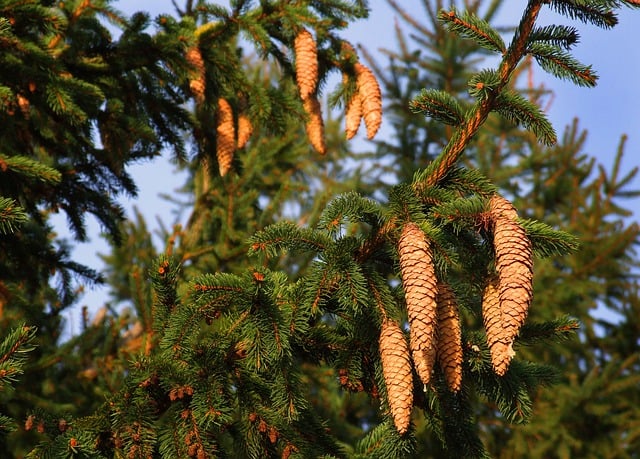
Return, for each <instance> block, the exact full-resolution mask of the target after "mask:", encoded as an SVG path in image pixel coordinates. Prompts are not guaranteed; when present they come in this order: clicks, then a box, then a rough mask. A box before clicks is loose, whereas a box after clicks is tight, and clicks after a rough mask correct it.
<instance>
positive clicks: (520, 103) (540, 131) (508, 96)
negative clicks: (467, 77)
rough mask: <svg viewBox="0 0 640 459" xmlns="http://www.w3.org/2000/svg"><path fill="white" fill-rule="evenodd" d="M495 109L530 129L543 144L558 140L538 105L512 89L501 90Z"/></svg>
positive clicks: (553, 142) (550, 143)
mask: <svg viewBox="0 0 640 459" xmlns="http://www.w3.org/2000/svg"><path fill="white" fill-rule="evenodd" d="M495 110H496V111H497V112H498V113H500V114H501V115H502V116H504V117H505V118H507V119H510V120H512V121H515V122H517V123H520V124H521V125H522V126H524V127H525V128H526V129H529V130H530V131H532V132H533V133H534V134H535V135H536V137H537V138H538V140H540V141H541V142H542V143H544V144H545V145H549V146H550V145H553V144H555V143H556V142H557V140H558V139H557V136H556V132H555V130H554V129H553V126H552V124H551V123H550V122H549V120H547V117H546V116H545V114H544V113H543V112H542V110H540V107H539V106H538V105H536V104H535V103H533V102H531V101H529V100H527V99H525V98H524V97H522V96H521V95H520V94H518V93H516V92H514V91H510V90H503V91H502V92H501V93H500V94H499V95H498V97H497V98H496V105H495Z"/></svg>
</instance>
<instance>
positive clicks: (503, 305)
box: [482, 194, 533, 376]
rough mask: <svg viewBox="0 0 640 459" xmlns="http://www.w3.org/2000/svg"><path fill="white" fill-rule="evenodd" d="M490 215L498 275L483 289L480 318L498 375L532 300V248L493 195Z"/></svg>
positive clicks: (505, 204)
mask: <svg viewBox="0 0 640 459" xmlns="http://www.w3.org/2000/svg"><path fill="white" fill-rule="evenodd" d="M489 216H490V220H491V224H492V226H493V246H494V251H495V260H496V271H497V276H495V277H493V278H492V279H490V281H489V283H488V284H487V286H486V287H485V291H484V295H483V299H482V317H483V323H484V326H485V329H486V332H487V343H488V345H489V350H490V351H491V363H492V365H493V369H494V371H495V373H496V374H497V375H500V376H501V375H504V374H505V373H506V372H507V370H508V369H509V364H510V362H511V359H512V358H513V356H514V354H515V353H514V351H513V343H514V341H515V339H516V337H517V336H518V333H519V331H520V327H522V325H523V324H524V321H525V320H526V318H527V313H528V310H529V306H530V305H531V301H532V299H533V249H532V246H531V241H530V240H529V238H528V237H527V234H526V232H525V230H524V228H523V227H522V225H520V223H518V220H517V219H518V213H517V211H516V209H515V208H514V207H513V205H512V204H511V202H509V201H508V200H507V199H505V198H503V197H502V196H499V195H497V194H496V195H494V196H493V197H492V198H491V200H490V201H489Z"/></svg>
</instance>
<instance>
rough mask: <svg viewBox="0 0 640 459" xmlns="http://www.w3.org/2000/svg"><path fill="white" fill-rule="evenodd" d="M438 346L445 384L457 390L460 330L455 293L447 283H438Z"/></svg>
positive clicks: (459, 384) (460, 382)
mask: <svg viewBox="0 0 640 459" xmlns="http://www.w3.org/2000/svg"><path fill="white" fill-rule="evenodd" d="M436 300H437V302H438V347H437V359H438V363H440V367H441V368H442V371H443V372H444V377H445V379H446V381H447V386H448V387H449V390H451V391H452V392H458V391H459V390H460V387H461V386H462V331H461V328H460V314H459V312H458V303H457V302H456V298H455V295H454V294H453V291H452V290H451V287H449V285H447V284H445V283H444V282H440V283H438V296H437V297H436Z"/></svg>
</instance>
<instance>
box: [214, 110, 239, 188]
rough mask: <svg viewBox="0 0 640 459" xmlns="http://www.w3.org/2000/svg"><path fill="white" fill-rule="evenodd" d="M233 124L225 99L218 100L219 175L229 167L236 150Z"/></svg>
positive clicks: (217, 152)
mask: <svg viewBox="0 0 640 459" xmlns="http://www.w3.org/2000/svg"><path fill="white" fill-rule="evenodd" d="M235 131H236V130H235V126H234V125H233V110H232V109H231V105H229V102H227V101H226V99H222V98H221V99H219V100H218V125H217V128H216V133H217V137H216V156H217V158H218V168H219V171H220V175H221V176H223V177H224V176H225V175H226V173H227V172H229V169H231V161H232V160H233V154H234V152H235V150H236V132H235Z"/></svg>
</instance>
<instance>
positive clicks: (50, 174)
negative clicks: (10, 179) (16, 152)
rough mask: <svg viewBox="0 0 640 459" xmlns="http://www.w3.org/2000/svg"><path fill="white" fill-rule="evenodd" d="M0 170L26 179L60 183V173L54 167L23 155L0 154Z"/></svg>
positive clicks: (51, 183)
mask: <svg viewBox="0 0 640 459" xmlns="http://www.w3.org/2000/svg"><path fill="white" fill-rule="evenodd" d="M0 172H3V173H4V172H13V173H16V174H19V175H21V176H22V177H24V178H26V179H31V180H38V181H41V182H44V183H47V184H50V185H55V184H57V183H60V181H61V179H62V174H60V172H59V171H57V170H56V169H54V168H52V167H49V166H47V165H45V164H43V163H42V162H40V161H36V160H34V159H31V158H27V157H25V156H5V155H2V154H0Z"/></svg>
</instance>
